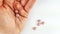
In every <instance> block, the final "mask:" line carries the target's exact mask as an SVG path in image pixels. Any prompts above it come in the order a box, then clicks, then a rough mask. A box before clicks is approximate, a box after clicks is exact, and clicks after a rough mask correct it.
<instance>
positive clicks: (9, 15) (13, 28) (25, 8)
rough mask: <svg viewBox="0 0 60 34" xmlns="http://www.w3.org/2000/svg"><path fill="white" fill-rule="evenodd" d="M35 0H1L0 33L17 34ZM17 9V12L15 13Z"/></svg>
mask: <svg viewBox="0 0 60 34" xmlns="http://www.w3.org/2000/svg"><path fill="white" fill-rule="evenodd" d="M34 2H35V0H29V1H28V0H4V4H3V1H2V0H1V4H0V33H1V34H19V33H20V32H21V30H22V29H23V27H24V24H25V21H26V19H27V17H28V13H29V10H30V9H31V7H32V5H33V3H34ZM16 11H18V13H16Z"/></svg>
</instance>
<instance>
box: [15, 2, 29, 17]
mask: <svg viewBox="0 0 60 34" xmlns="http://www.w3.org/2000/svg"><path fill="white" fill-rule="evenodd" d="M15 4H16V5H15V8H16V9H17V10H18V11H19V14H20V15H21V16H23V17H27V16H28V14H27V12H26V11H25V10H24V9H23V7H22V6H21V5H20V3H18V2H16V3H15Z"/></svg>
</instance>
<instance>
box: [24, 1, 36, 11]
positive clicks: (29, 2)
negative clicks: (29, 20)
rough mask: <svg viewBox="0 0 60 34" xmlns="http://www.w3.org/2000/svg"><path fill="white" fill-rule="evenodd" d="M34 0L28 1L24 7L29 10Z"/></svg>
mask: <svg viewBox="0 0 60 34" xmlns="http://www.w3.org/2000/svg"><path fill="white" fill-rule="evenodd" d="M34 2H35V0H29V1H28V3H27V4H26V6H25V7H24V8H25V10H26V11H27V12H29V10H30V9H31V8H32V6H33V4H34Z"/></svg>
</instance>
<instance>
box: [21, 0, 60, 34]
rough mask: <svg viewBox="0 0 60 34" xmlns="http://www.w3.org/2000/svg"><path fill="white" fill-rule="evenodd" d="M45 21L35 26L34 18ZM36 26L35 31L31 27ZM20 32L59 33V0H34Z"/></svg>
mask: <svg viewBox="0 0 60 34" xmlns="http://www.w3.org/2000/svg"><path fill="white" fill-rule="evenodd" d="M38 19H41V20H42V21H45V24H44V25H41V26H39V27H37V26H36V22H37V21H36V20H38ZM33 26H36V27H37V29H36V31H33V30H32V27H33ZM21 34H60V0H36V2H35V4H34V6H33V8H32V9H31V11H30V14H29V18H28V20H27V23H26V26H25V28H24V29H23V31H22V32H21Z"/></svg>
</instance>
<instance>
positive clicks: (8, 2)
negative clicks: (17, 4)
mask: <svg viewBox="0 0 60 34" xmlns="http://www.w3.org/2000/svg"><path fill="white" fill-rule="evenodd" d="M14 1H15V0H4V2H5V4H7V5H8V6H9V7H10V8H11V9H13V4H14Z"/></svg>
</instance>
